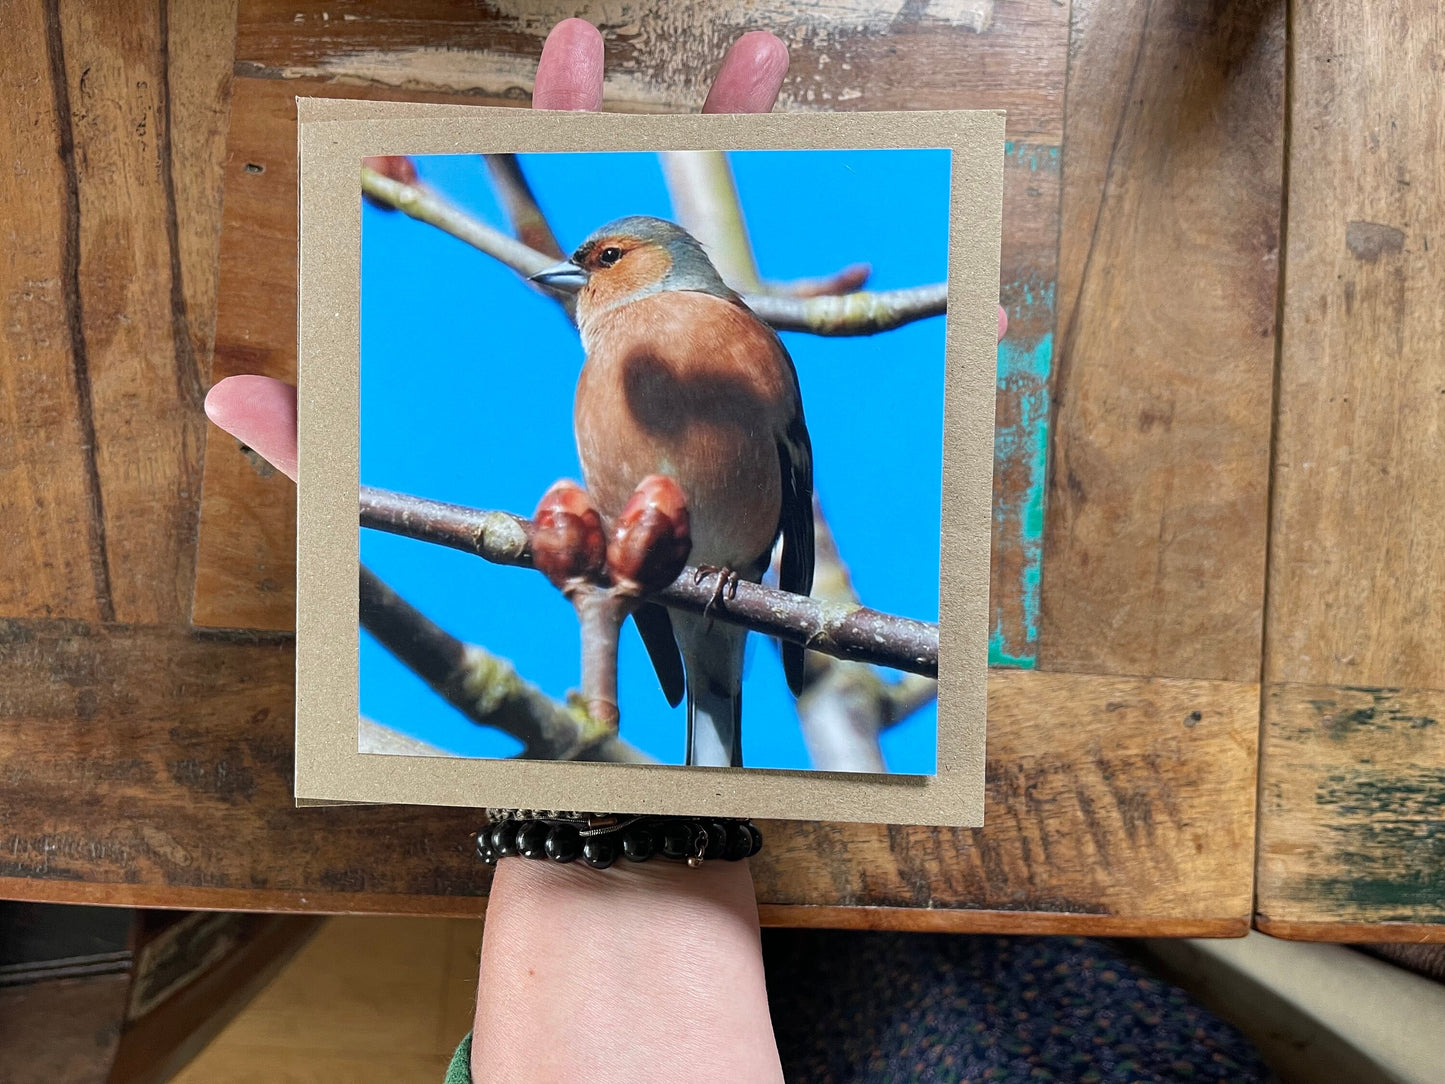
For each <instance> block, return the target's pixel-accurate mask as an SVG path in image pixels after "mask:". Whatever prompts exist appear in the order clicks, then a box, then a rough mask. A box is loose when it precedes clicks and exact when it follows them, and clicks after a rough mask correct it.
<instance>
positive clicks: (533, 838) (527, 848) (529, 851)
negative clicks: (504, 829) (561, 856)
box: [517, 821, 547, 858]
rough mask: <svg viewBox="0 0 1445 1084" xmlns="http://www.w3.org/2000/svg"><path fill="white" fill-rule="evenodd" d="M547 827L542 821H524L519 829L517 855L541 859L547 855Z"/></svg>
mask: <svg viewBox="0 0 1445 1084" xmlns="http://www.w3.org/2000/svg"><path fill="white" fill-rule="evenodd" d="M546 848H547V826H546V825H545V824H543V823H542V822H541V821H523V822H522V823H521V824H520V825H519V826H518V828H517V853H518V854H520V855H521V856H522V857H523V858H541V857H543V856H544V855H545V854H546V853H547V850H546Z"/></svg>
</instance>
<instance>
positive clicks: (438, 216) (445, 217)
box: [361, 167, 577, 316]
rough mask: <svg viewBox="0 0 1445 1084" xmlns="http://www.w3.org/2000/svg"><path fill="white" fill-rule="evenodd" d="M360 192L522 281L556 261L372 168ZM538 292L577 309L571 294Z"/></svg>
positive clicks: (422, 189) (364, 171)
mask: <svg viewBox="0 0 1445 1084" xmlns="http://www.w3.org/2000/svg"><path fill="white" fill-rule="evenodd" d="M361 190H362V191H363V192H365V193H366V194H367V195H368V196H370V197H371V198H372V199H374V200H376V201H377V202H378V203H381V204H384V205H386V206H388V207H395V208H396V209H397V210H398V211H400V212H402V213H403V214H404V215H406V216H407V217H409V218H414V219H416V220H417V221H418V222H425V223H426V224H427V225H429V226H435V227H436V228H437V229H439V230H441V231H442V232H443V233H449V234H451V235H452V236H453V237H455V238H456V239H457V240H458V241H465V242H466V243H467V244H469V245H471V246H472V247H473V248H474V249H476V250H477V251H478V252H484V253H486V254H487V255H488V256H490V257H492V259H494V260H496V261H497V262H498V263H501V264H502V265H504V266H506V267H510V268H511V269H512V270H513V271H515V272H516V273H517V274H519V275H521V276H522V277H523V278H527V277H528V276H530V275H535V274H536V273H537V272H538V271H541V270H544V269H545V268H548V267H551V266H552V265H553V264H554V263H556V262H557V261H556V259H555V258H553V257H551V256H548V255H547V254H546V253H543V252H538V251H537V250H536V249H534V248H532V247H531V246H530V245H527V244H524V243H523V242H521V241H518V240H516V239H515V238H512V237H508V236H507V235H506V234H505V233H503V232H502V231H501V230H499V229H495V228H494V227H492V226H489V225H487V224H486V223H485V222H481V221H479V220H477V219H475V218H473V217H472V216H471V215H469V214H467V213H466V212H465V211H462V210H459V209H458V208H456V207H454V206H452V204H450V203H449V202H447V201H446V200H445V199H443V198H442V197H441V196H439V195H437V194H436V193H435V192H433V191H432V190H431V189H429V188H425V187H423V186H421V185H414V184H402V183H400V182H399V181H394V180H392V179H391V178H390V177H384V176H382V175H381V174H380V173H378V172H376V170H374V169H367V168H365V167H363V168H362V170H361ZM540 289H541V290H542V292H543V293H545V294H547V296H548V297H551V298H553V299H555V300H556V302H557V304H559V305H561V306H562V307H563V308H564V309H565V310H567V315H568V316H571V315H572V314H573V312H574V311H575V309H576V307H577V299H576V298H575V297H574V296H573V295H571V294H564V293H560V292H558V291H556V290H548V289H546V288H545V287H540Z"/></svg>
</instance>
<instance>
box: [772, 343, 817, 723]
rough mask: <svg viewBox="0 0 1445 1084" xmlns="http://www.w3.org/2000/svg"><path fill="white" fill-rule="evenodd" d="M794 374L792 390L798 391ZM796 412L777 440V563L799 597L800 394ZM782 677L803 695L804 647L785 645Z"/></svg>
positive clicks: (807, 498)
mask: <svg viewBox="0 0 1445 1084" xmlns="http://www.w3.org/2000/svg"><path fill="white" fill-rule="evenodd" d="M778 349H779V350H782V352H783V358H784V359H785V361H786V364H787V366H788V368H789V369H790V370H792V369H793V362H792V359H791V358H790V357H788V352H787V351H786V350H785V349H784V348H783V345H782V344H781V343H779V344H778ZM797 382H798V376H797V372H796V370H794V371H793V387H794V388H795V389H797V388H798V383H797ZM794 401H795V403H796V404H797V407H796V409H795V410H794V411H793V416H792V418H791V419H790V420H789V422H788V427H787V429H786V430H785V431H784V433H783V435H782V437H781V438H780V439H779V440H778V462H779V465H780V466H781V468H782V472H783V507H782V513H781V515H780V516H779V522H778V530H779V532H780V533H781V534H782V537H783V552H782V557H781V559H780V560H779V563H778V586H779V587H780V588H781V589H782V590H784V591H791V592H793V593H794V594H798V595H807V594H810V593H811V592H812V590H813V442H812V441H811V440H810V439H809V437H808V424H807V422H806V421H805V420H804V419H803V398H802V392H801V390H800V389H799V390H797V391H796V394H795V399H794ZM782 654H783V674H784V675H785V676H786V677H787V679H788V688H790V689H792V690H793V695H795V696H796V695H798V694H800V693H801V692H802V691H803V645H802V644H792V643H783V644H782Z"/></svg>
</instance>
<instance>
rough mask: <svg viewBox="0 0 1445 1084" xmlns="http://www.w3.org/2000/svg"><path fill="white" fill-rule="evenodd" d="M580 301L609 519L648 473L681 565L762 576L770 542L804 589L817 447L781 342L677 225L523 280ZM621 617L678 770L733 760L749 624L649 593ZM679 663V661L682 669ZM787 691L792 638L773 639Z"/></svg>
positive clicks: (621, 233) (639, 226) (582, 420)
mask: <svg viewBox="0 0 1445 1084" xmlns="http://www.w3.org/2000/svg"><path fill="white" fill-rule="evenodd" d="M530 278H531V281H532V282H534V283H536V284H538V285H540V286H543V287H545V288H547V289H549V290H554V291H558V292H561V293H571V294H574V295H575V297H576V319H577V326H578V330H579V332H580V334H581V339H582V346H583V351H584V353H585V355H586V357H585V360H584V362H583V365H582V370H581V373H580V375H579V377H578V381H577V391H576V397H575V400H574V403H573V428H574V432H575V436H576V440H577V452H578V458H579V459H580V461H581V466H582V475H583V481H584V483H585V485H586V487H587V492H588V494H589V495H590V496H591V498H592V500H593V502H594V503H595V505H596V507H597V509H598V512H599V513H600V515H601V516H602V518H603V520H604V521H605V522H606V523H607V524H608V528H609V530H610V529H611V524H612V523H613V522H614V521H615V520H616V518H617V516H618V515H619V514H620V513H621V512H622V510H623V508H624V506H625V505H626V504H627V501H628V499H629V498H630V497H631V496H632V494H633V490H634V488H635V487H636V486H637V485H638V484H639V482H641V481H642V480H643V479H644V478H645V477H647V476H649V475H658V474H660V475H664V476H666V477H670V478H672V479H673V480H674V481H676V482H677V483H678V485H679V486H680V487H681V488H682V490H683V492H684V494H685V495H686V498H687V512H688V516H689V520H690V533H691V540H692V549H691V554H690V558H689V560H690V562H691V564H692V565H693V567H695V568H697V569H700V570H704V571H705V572H709V573H716V574H717V576H718V581H717V594H716V595H715V598H717V599H719V600H721V598H722V595H723V592H724V591H725V589H726V587H727V586H728V585H729V583H730V584H731V585H732V586H734V587H735V585H736V582H737V580H738V579H746V580H750V581H752V582H755V583H756V582H759V581H760V580H761V579H762V577H763V573H764V572H765V571H766V570H767V569H768V567H769V565H770V564H771V563H772V558H773V551H774V548H775V547H776V546H777V543H778V541H779V539H781V541H782V548H781V554H780V557H779V565H778V568H779V573H778V586H779V588H780V589H782V590H784V591H790V592H794V593H796V594H801V595H807V594H809V593H810V592H811V591H812V586H813V449H812V442H811V440H810V439H809V436H808V426H807V423H806V421H805V419H804V416H803V402H802V392H801V389H800V387H799V384H798V374H797V371H796V369H795V368H794V366H793V360H792V358H791V357H790V356H789V354H788V351H787V349H786V348H785V347H784V346H783V343H782V341H781V340H780V339H779V338H778V335H777V332H775V331H774V330H773V329H772V328H771V327H770V326H768V324H766V323H764V322H763V321H762V320H761V319H760V318H759V317H758V316H757V315H756V314H755V313H753V311H752V310H751V309H749V308H748V306H747V305H746V303H745V302H744V301H743V299H742V298H741V297H740V296H738V294H737V293H736V292H735V291H733V290H732V289H731V288H729V287H728V285H727V284H726V283H725V282H724V281H723V278H722V276H721V275H720V274H719V273H718V271H717V269H716V267H714V266H713V263H712V261H711V260H710V259H709V258H708V255H707V253H706V252H705V251H704V249H703V246H702V245H701V244H700V243H699V242H698V241H697V239H696V238H695V237H693V236H692V234H690V233H688V232H687V230H685V229H683V228H682V227H681V226H679V225H677V224H676V223H673V222H669V221H667V220H666V219H662V218H654V217H652V216H648V215H630V216H627V217H624V218H619V219H617V220H615V221H612V222H609V223H607V224H606V225H604V226H601V227H599V228H598V229H596V230H594V231H593V232H592V233H591V234H590V235H589V236H588V237H587V238H586V239H585V240H584V241H583V242H582V243H581V245H579V246H578V247H577V249H576V250H575V251H574V252H573V253H572V256H571V258H570V259H567V260H564V261H563V262H561V263H559V264H556V265H555V266H552V267H548V268H546V269H544V270H542V271H540V272H538V273H536V274H534V275H532V276H530ZM633 620H634V621H635V623H636V625H637V628H638V631H639V633H640V634H641V636H642V639H643V642H644V644H645V645H646V647H647V650H648V653H649V655H650V656H651V658H652V661H653V665H654V668H655V669H656V671H657V675H658V679H659V683H660V684H661V686H662V689H663V693H664V695H665V696H666V697H667V699H668V702H669V703H670V704H672V705H673V706H674V707H675V706H676V705H677V704H678V702H679V701H680V700H681V698H682V695H683V693H684V691H685V692H686V696H687V709H686V710H687V733H686V759H685V763H686V764H689V765H700V766H711V767H741V766H742V765H743V757H742V672H743V659H744V649H745V646H746V641H747V635H748V630H747V629H745V628H743V627H741V626H738V625H732V624H726V623H723V622H719V621H714V620H712V619H711V617H710V616H707V615H694V614H684V613H669V611H668V610H666V609H664V608H663V607H662V606H660V605H658V604H656V603H648V604H645V605H643V606H642V607H640V608H639V609H637V610H636V611H634V613H633ZM679 661H680V663H681V665H680V667H679V665H678V664H679ZM782 661H783V671H784V675H785V677H786V679H787V683H788V687H789V688H790V689H791V690H792V692H793V693H794V695H798V694H800V693H801V691H802V688H803V648H802V646H801V645H799V644H794V643H786V642H785V643H783V644H782Z"/></svg>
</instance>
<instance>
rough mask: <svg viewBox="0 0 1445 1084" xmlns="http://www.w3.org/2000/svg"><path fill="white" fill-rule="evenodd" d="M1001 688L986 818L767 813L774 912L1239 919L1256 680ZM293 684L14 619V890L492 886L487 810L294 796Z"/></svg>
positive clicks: (10, 660) (8, 734)
mask: <svg viewBox="0 0 1445 1084" xmlns="http://www.w3.org/2000/svg"><path fill="white" fill-rule="evenodd" d="M989 696H990V708H989V713H990V743H989V769H988V771H989V782H988V802H989V805H988V811H987V817H988V822H987V827H985V828H983V829H979V830H960V831H956V832H955V831H948V830H939V829H933V828H899V827H885V826H876V825H874V826H868V825H839V824H815V823H793V822H787V823H782V822H779V823H770V824H766V825H764V832H765V833H766V834H767V836H768V844H767V847H766V848H765V849H764V851H763V853H762V855H761V856H760V857H759V858H758V859H757V860H756V861H755V863H754V871H755V876H756V878H757V882H758V892H759V899H760V901H761V902H762V903H763V904H764V905H766V906H767V907H769V908H773V909H774V910H772V911H770V912H769V914H770V915H771V916H772V917H773V918H775V919H777V918H779V917H782V918H783V919H784V920H788V919H787V916H788V915H791V914H794V911H793V910H791V909H799V910H797V911H796V914H797V915H798V918H799V920H800V921H807V920H808V915H809V913H810V912H809V910H808V909H810V908H840V907H846V908H854V907H862V908H924V909H928V910H931V911H953V912H956V913H957V917H956V919H954V920H950V921H953V922H954V923H955V925H954V927H953V928H960V929H962V928H969V927H970V923H973V922H974V921H975V920H974V919H973V918H971V917H970V915H969V914H968V912H972V911H979V912H984V913H983V914H981V915H980V916H979V917H978V918H977V920H976V921H977V923H978V924H979V925H980V928H997V926H998V924H999V923H1000V922H1003V921H1005V920H1004V919H1003V918H1001V917H1000V915H999V912H1008V913H1009V914H1011V915H1018V916H1020V918H1019V921H1020V922H1021V923H1034V924H1036V925H1037V924H1040V923H1042V924H1043V925H1044V926H1045V927H1046V928H1049V929H1056V930H1060V931H1063V930H1070V929H1073V930H1090V929H1105V928H1108V929H1113V930H1115V931H1118V930H1120V929H1122V928H1135V927H1132V926H1129V924H1130V923H1134V924H1137V929H1136V932H1150V931H1154V930H1156V929H1158V928H1160V927H1156V926H1154V925H1153V923H1154V922H1155V921H1156V920H1163V921H1165V922H1174V923H1185V924H1186V925H1187V928H1188V929H1189V930H1190V931H1191V932H1208V931H1212V932H1215V933H1219V932H1230V931H1232V930H1237V929H1238V928H1240V927H1241V926H1242V924H1243V922H1244V921H1246V919H1247V916H1248V914H1249V905H1250V890H1249V889H1250V868H1251V863H1252V860H1253V825H1254V818H1253V805H1254V802H1253V796H1254V766H1255V756H1254V753H1255V740H1256V734H1257V727H1256V718H1255V716H1256V711H1257V703H1258V695H1257V690H1256V688H1255V687H1254V686H1252V685H1249V684H1245V683H1239V684H1235V683H1217V682H1196V681H1160V680H1136V679H1114V678H1104V677H1094V676H1075V675H1063V674H1043V673H1030V672H1027V671H1018V670H1012V671H995V672H994V673H993V675H992V676H991V680H990V690H989ZM291 697H292V654H291V649H290V644H289V638H285V637H276V638H271V639H266V638H256V637H249V638H247V637H243V636H240V635H238V634H225V635H220V634H197V633H191V634H186V633H181V632H176V631H167V630H159V629H139V628H125V627H119V626H109V627H105V628H98V627H95V626H91V625H85V624H80V623H73V622H39V621H26V622H14V621H12V622H8V623H4V624H3V625H0V807H3V808H5V809H6V810H7V811H9V812H8V813H7V818H6V822H5V835H4V837H3V838H0V878H3V882H0V883H3V891H5V892H6V893H7V894H12V895H17V896H22V897H28V898H37V899H84V900H86V901H88V902H135V903H155V902H158V901H161V900H164V901H168V902H169V903H170V904H171V905H173V906H192V907H238V908H246V909H271V908H275V909H283V910H287V909H309V910H356V911H385V912H393V913H429V914H475V913H476V912H477V911H478V910H479V909H480V907H481V901H480V897H481V896H483V895H484V894H485V892H486V888H487V884H488V877H487V872H486V870H485V868H484V867H481V866H480V865H479V864H478V863H477V862H476V860H475V858H474V857H473V856H472V841H471V835H470V834H471V832H472V831H473V830H474V829H475V828H476V827H477V823H478V814H477V813H476V812H474V811H469V810H456V809H431V808H418V807H356V806H350V807H329V808H305V809H296V808H295V807H294V806H293V804H292V799H291V770H292V742H291V726H292V715H291V702H292V701H291ZM56 750H64V751H65V755H63V756H57V755H56V754H55V751H56ZM478 802H479V804H482V803H484V802H485V796H481V795H479V796H478ZM780 909H789V910H780ZM880 913H881V912H880ZM828 914H833V912H828ZM813 921H817V915H816V914H815V915H814V918H813ZM829 921H831V919H829ZM1111 924H1112V925H1111ZM1169 928H1170V929H1174V928H1175V927H1173V926H1171V927H1169Z"/></svg>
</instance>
